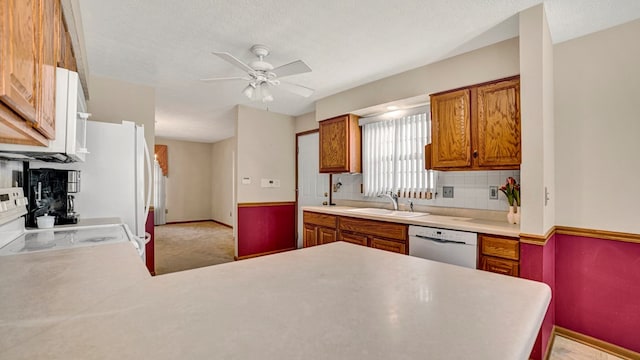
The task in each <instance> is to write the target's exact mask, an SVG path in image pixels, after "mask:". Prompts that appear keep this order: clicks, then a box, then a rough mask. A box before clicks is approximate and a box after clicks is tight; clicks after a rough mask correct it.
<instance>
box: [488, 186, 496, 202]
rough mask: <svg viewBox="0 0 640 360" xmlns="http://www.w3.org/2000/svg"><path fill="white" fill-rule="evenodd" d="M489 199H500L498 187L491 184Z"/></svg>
mask: <svg viewBox="0 0 640 360" xmlns="http://www.w3.org/2000/svg"><path fill="white" fill-rule="evenodd" d="M489 199H491V200H498V187H497V186H489Z"/></svg>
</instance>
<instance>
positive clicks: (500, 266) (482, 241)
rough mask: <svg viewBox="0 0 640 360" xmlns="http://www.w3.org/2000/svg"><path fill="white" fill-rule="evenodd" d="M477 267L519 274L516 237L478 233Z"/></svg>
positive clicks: (518, 252)
mask: <svg viewBox="0 0 640 360" xmlns="http://www.w3.org/2000/svg"><path fill="white" fill-rule="evenodd" d="M478 240H479V246H480V248H479V252H480V262H479V264H478V269H481V270H486V271H490V272H494V273H498V274H504V275H511V276H516V277H518V276H520V242H519V240H518V239H517V238H509V237H504V236H496V235H486V234H479V235H478Z"/></svg>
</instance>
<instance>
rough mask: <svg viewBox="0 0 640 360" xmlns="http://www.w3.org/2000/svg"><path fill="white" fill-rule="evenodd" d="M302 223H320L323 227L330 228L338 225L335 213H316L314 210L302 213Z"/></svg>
mask: <svg viewBox="0 0 640 360" xmlns="http://www.w3.org/2000/svg"><path fill="white" fill-rule="evenodd" d="M302 218H303V223H305V224H314V225H320V226H324V227H328V228H331V229H335V228H337V227H338V226H337V225H338V220H337V219H338V218H337V217H336V216H335V215H327V214H318V213H314V212H309V211H305V212H304V213H303V214H302Z"/></svg>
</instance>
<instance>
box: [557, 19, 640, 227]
mask: <svg viewBox="0 0 640 360" xmlns="http://www.w3.org/2000/svg"><path fill="white" fill-rule="evenodd" d="M638 34H640V20H636V21H633V22H631V23H627V24H624V25H621V26H618V27H615V28H612V29H608V30H605V31H601V32H597V33H594V34H591V35H587V36H585V37H581V38H578V39H574V40H570V41H567V42H564V43H561V44H558V45H556V46H555V49H554V52H555V56H554V60H555V64H554V66H555V70H556V72H555V124H556V127H555V130H556V151H555V160H556V186H557V190H556V196H557V208H556V218H557V223H558V224H559V225H567V226H576V227H584V228H590V229H603V230H612V231H621V232H630V233H636V234H638V233H640V221H638V220H639V216H638V215H639V214H640V212H639V211H638V204H639V203H640V187H639V186H638V179H639V178H640V160H638V154H640V140H639V139H640V121H639V117H638V99H640V75H639V74H640V73H639V70H638V64H640V42H639V41H638Z"/></svg>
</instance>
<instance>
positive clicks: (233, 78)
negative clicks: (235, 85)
mask: <svg viewBox="0 0 640 360" xmlns="http://www.w3.org/2000/svg"><path fill="white" fill-rule="evenodd" d="M227 80H245V81H249V80H251V79H249V78H248V77H246V76H228V77H216V78H208V79H200V81H204V82H210V81H227Z"/></svg>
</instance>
